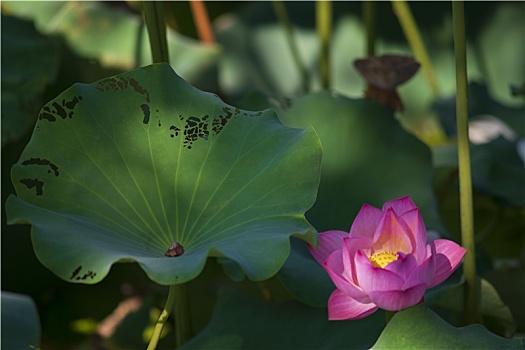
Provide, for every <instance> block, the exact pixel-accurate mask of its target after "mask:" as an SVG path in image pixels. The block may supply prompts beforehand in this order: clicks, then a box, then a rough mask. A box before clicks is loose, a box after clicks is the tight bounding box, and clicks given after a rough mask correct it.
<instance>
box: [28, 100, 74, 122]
mask: <svg viewBox="0 0 525 350" xmlns="http://www.w3.org/2000/svg"><path fill="white" fill-rule="evenodd" d="M80 101H82V96H74V97H73V98H72V99H71V100H69V101H66V100H64V99H63V100H62V101H61V103H60V104H59V103H58V102H56V101H53V102H51V107H52V108H50V107H49V105H47V106H44V108H42V112H40V115H39V116H38V119H40V120H43V119H45V120H47V121H50V122H55V121H56V120H57V118H56V116H59V117H60V118H62V119H66V118H70V119H71V118H73V114H74V111H73V110H74V108H75V107H76V106H77V104H78V103H79V102H80Z"/></svg>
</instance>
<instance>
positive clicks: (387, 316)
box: [385, 310, 394, 324]
mask: <svg viewBox="0 0 525 350" xmlns="http://www.w3.org/2000/svg"><path fill="white" fill-rule="evenodd" d="M392 317H394V312H393V311H387V310H385V320H386V324H388V323H389V322H390V320H391V319H392Z"/></svg>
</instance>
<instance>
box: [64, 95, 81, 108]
mask: <svg viewBox="0 0 525 350" xmlns="http://www.w3.org/2000/svg"><path fill="white" fill-rule="evenodd" d="M80 101H82V96H75V97H73V99H72V100H71V101H67V102H65V107H67V108H68V109H73V108H75V107H76V105H77V104H78V103H79V102H80Z"/></svg>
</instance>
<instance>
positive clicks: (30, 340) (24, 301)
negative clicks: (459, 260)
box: [2, 291, 40, 350]
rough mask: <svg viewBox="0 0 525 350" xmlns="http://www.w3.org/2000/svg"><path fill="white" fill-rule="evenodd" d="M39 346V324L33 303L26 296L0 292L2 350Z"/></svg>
mask: <svg viewBox="0 0 525 350" xmlns="http://www.w3.org/2000/svg"><path fill="white" fill-rule="evenodd" d="M39 346H40V322H39V319H38V311H37V309H36V305H35V303H34V301H33V300H32V299H31V298H30V297H28V296H27V295H21V294H15V293H10V292H4V291H2V349H20V350H22V349H35V348H38V347H39Z"/></svg>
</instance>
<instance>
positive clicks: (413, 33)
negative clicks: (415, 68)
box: [392, 1, 440, 98]
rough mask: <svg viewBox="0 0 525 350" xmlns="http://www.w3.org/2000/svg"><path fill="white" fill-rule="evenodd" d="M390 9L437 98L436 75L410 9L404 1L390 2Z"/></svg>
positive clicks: (438, 92)
mask: <svg viewBox="0 0 525 350" xmlns="http://www.w3.org/2000/svg"><path fill="white" fill-rule="evenodd" d="M392 9H393V10H394V13H395V14H396V16H397V18H398V20H399V23H400V24H401V28H403V32H404V33H405V37H406V39H407V41H408V44H409V45H410V48H411V49H412V52H414V55H415V56H416V59H417V60H418V61H419V62H420V63H421V69H422V70H423V74H424V76H425V78H426V79H427V81H428V84H429V85H430V89H431V90H432V93H433V94H434V97H435V98H438V97H439V95H440V90H439V86H438V83H437V80H436V75H435V74H434V69H433V68H432V62H431V61H430V57H429V55H428V51H427V49H426V47H425V44H424V43H423V39H422V38H421V33H420V32H419V28H418V26H417V24H416V21H415V20H414V16H412V12H411V11H410V7H409V6H408V4H407V2H406V1H392Z"/></svg>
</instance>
